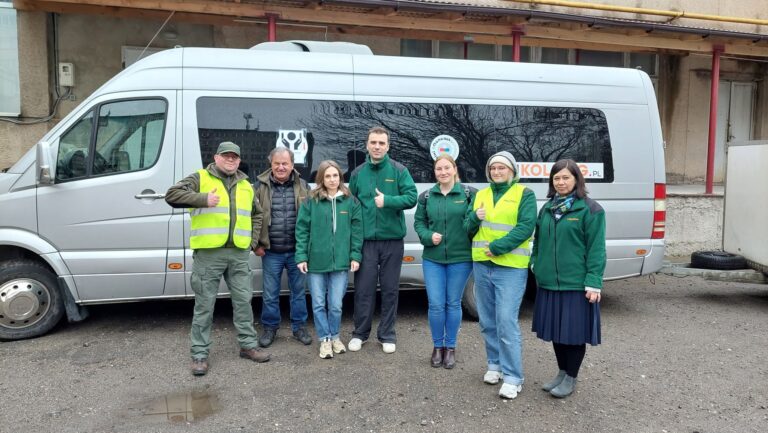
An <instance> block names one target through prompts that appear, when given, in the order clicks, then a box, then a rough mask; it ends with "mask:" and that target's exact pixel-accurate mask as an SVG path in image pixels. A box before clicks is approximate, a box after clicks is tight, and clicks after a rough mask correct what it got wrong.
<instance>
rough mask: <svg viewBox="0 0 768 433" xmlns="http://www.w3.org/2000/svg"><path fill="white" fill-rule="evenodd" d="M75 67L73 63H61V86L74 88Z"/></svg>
mask: <svg viewBox="0 0 768 433" xmlns="http://www.w3.org/2000/svg"><path fill="white" fill-rule="evenodd" d="M74 85H75V65H73V64H72V63H59V86H63V87H74Z"/></svg>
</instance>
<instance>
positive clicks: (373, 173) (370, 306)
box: [349, 126, 416, 353]
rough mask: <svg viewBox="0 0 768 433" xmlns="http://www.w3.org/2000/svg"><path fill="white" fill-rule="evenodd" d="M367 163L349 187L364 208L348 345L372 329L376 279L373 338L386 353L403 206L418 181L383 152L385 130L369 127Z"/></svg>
mask: <svg viewBox="0 0 768 433" xmlns="http://www.w3.org/2000/svg"><path fill="white" fill-rule="evenodd" d="M366 148H367V149H368V157H367V158H366V162H365V163H364V164H362V165H360V166H359V167H357V168H356V169H355V171H353V172H352V176H351V178H350V180H349V189H350V190H351V191H352V194H353V195H354V196H355V197H357V199H358V200H359V201H360V204H361V206H362V209H363V238H364V241H363V261H362V262H361V263H360V269H359V270H358V271H357V273H355V314H354V321H355V330H354V331H353V332H352V339H351V340H350V341H349V350H350V351H352V352H356V351H358V350H360V348H361V346H362V344H363V343H364V342H365V341H366V340H367V339H368V336H369V335H370V333H371V323H372V321H373V312H374V310H375V308H376V284H377V283H379V285H380V286H381V320H380V321H379V327H378V329H377V337H378V340H379V342H381V344H382V349H383V350H384V352H385V353H393V352H394V351H395V343H396V341H397V336H396V334H395V319H396V316H397V299H398V293H399V290H400V269H401V267H402V263H403V252H404V243H403V238H405V233H406V228H405V215H404V213H403V210H405V209H410V208H412V207H414V206H416V184H415V183H414V182H413V178H412V177H411V174H410V173H409V172H408V169H407V168H405V166H403V165H402V164H400V163H399V162H397V161H395V160H392V159H390V158H389V155H387V152H388V151H389V132H388V131H387V130H386V129H384V128H382V127H378V126H377V127H374V128H371V130H370V131H368V139H367V143H366Z"/></svg>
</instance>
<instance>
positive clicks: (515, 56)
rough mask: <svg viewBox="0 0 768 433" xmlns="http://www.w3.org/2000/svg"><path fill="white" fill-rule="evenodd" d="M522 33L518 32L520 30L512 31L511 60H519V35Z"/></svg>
mask: <svg viewBox="0 0 768 433" xmlns="http://www.w3.org/2000/svg"><path fill="white" fill-rule="evenodd" d="M522 34H523V32H520V31H513V32H512V61H513V62H519V61H520V36H521V35H522Z"/></svg>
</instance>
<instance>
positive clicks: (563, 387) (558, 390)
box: [549, 374, 576, 398]
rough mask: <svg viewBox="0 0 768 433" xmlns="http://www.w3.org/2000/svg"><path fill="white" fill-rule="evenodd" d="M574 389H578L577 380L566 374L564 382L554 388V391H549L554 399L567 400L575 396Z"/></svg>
mask: <svg viewBox="0 0 768 433" xmlns="http://www.w3.org/2000/svg"><path fill="white" fill-rule="evenodd" d="M574 387H576V378H575V377H571V376H568V375H567V374H566V375H565V377H564V378H563V381H562V382H560V384H559V385H557V386H556V387H554V388H552V391H549V393H550V394H552V396H553V397H557V398H565V397H568V396H569V395H571V394H573V389H574Z"/></svg>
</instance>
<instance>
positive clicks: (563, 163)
mask: <svg viewBox="0 0 768 433" xmlns="http://www.w3.org/2000/svg"><path fill="white" fill-rule="evenodd" d="M564 168H567V169H568V171H570V172H571V174H572V175H573V177H574V178H575V179H576V185H575V186H574V187H573V189H574V190H575V191H576V197H578V198H586V197H587V193H588V192H589V191H587V184H586V182H584V175H583V174H581V169H580V168H579V166H578V165H577V164H576V161H574V160H572V159H561V160H560V161H557V162H556V163H555V165H553V166H552V169H551V170H550V171H549V191H548V192H547V197H552V196H554V195H555V194H557V191H556V190H555V186H554V185H553V183H552V178H553V177H555V174H557V173H560V172H561V171H563V169H564Z"/></svg>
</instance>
